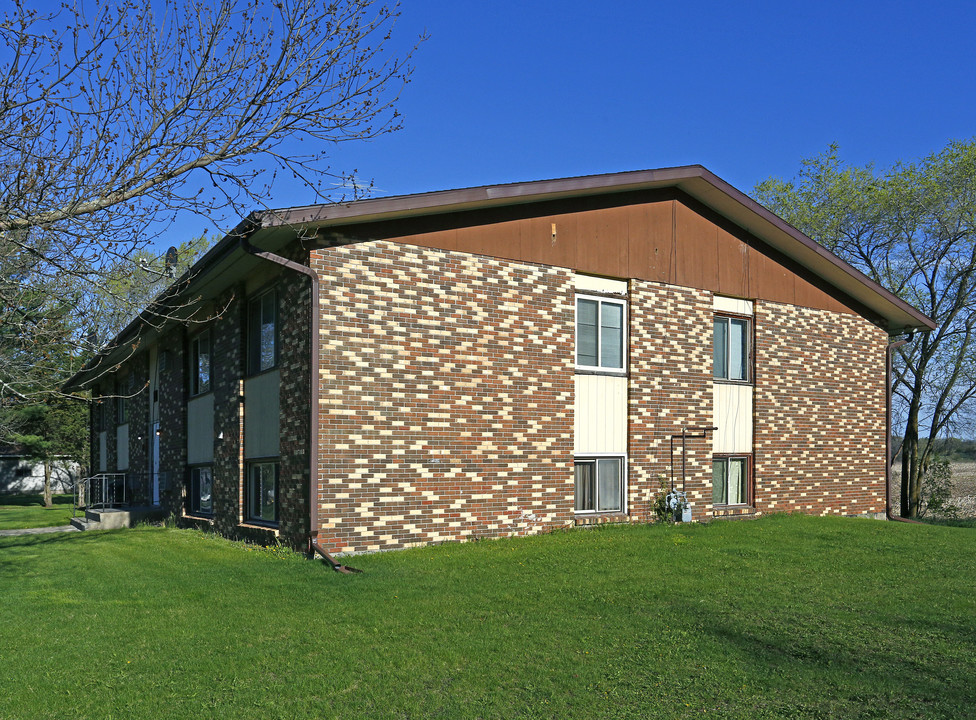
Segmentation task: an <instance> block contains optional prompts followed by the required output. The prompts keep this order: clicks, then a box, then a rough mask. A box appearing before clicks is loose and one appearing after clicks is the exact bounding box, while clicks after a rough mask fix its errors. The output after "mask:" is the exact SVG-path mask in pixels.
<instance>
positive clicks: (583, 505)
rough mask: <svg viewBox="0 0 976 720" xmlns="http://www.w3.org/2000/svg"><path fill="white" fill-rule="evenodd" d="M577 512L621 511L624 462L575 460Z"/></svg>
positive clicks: (622, 509)
mask: <svg viewBox="0 0 976 720" xmlns="http://www.w3.org/2000/svg"><path fill="white" fill-rule="evenodd" d="M575 474H576V503H575V509H576V512H579V513H583V512H623V511H624V485H625V482H624V458H622V457H619V456H618V457H593V458H576V466H575Z"/></svg>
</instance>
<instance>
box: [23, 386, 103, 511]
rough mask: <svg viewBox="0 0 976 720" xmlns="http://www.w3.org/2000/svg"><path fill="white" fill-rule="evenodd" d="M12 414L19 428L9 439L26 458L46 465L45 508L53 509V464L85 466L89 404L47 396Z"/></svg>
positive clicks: (25, 405)
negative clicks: (62, 461) (64, 463)
mask: <svg viewBox="0 0 976 720" xmlns="http://www.w3.org/2000/svg"><path fill="white" fill-rule="evenodd" d="M9 415H10V422H11V423H12V425H13V427H14V428H16V432H13V433H11V434H10V436H9V440H10V441H11V442H13V443H14V444H16V445H18V446H19V447H20V448H21V450H22V452H23V453H24V454H25V455H26V456H27V457H29V458H31V459H32V460H34V461H36V462H40V463H43V465H44V505H45V507H51V506H52V490H51V471H52V464H53V463H54V461H55V460H59V459H62V460H68V461H74V462H76V463H78V464H79V465H80V466H82V468H84V466H85V464H86V463H85V460H86V455H87V452H86V439H87V437H88V407H87V404H86V403H84V402H82V401H79V400H74V399H71V398H58V397H51V396H48V397H46V398H45V399H44V400H43V401H42V402H34V403H29V404H27V403H25V404H22V405H17V406H14V407H13V408H12V409H11V410H10V411H9ZM83 472H84V470H83Z"/></svg>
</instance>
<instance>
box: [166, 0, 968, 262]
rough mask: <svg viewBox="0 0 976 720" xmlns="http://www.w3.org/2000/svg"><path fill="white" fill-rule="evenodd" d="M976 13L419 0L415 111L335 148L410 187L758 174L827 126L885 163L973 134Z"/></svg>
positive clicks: (182, 231) (298, 195) (826, 137)
mask: <svg viewBox="0 0 976 720" xmlns="http://www.w3.org/2000/svg"><path fill="white" fill-rule="evenodd" d="M974 28H976V3H973V2H971V0H970V1H969V2H938V1H937V2H930V3H922V2H912V3H908V2H880V1H877V0H870V1H867V2H857V1H853V2H851V1H848V2H833V1H823V0H818V1H817V2H809V1H805V2H789V1H784V0H780V1H779V2H751V3H750V2H728V1H727V0H726V1H723V2H713V1H711V0H708V1H705V2H684V3H674V2H657V1H654V0H645V1H644V2H631V1H626V0H625V1H622V2H621V1H615V2H594V1H593V0H586V1H585V2H583V1H582V0H563V1H562V2H531V1H529V0H521V1H518V0H491V1H490V2H489V1H487V0H473V1H463V0H404V7H403V15H402V18H401V19H400V22H399V24H398V26H397V30H396V36H395V38H394V41H395V42H396V43H398V44H399V45H401V46H402V47H409V46H410V45H411V44H412V43H413V42H414V40H415V38H416V37H417V36H418V35H420V34H421V33H422V32H424V31H426V32H427V33H428V35H429V39H428V40H427V41H426V42H425V43H424V44H423V45H422V46H421V47H420V49H419V50H418V52H417V54H416V56H415V59H414V65H415V72H414V75H413V80H412V82H411V83H410V84H409V85H408V86H407V87H406V89H405V91H404V93H403V96H402V101H401V104H400V110H401V112H402V114H403V122H404V128H403V130H401V131H400V132H398V133H396V134H393V135H390V136H387V137H384V138H382V139H379V140H376V141H373V142H370V143H358V144H350V145H346V146H344V147H342V148H340V149H338V150H337V151H336V153H335V155H334V159H333V167H334V168H336V169H341V170H345V171H352V170H353V169H355V170H356V174H357V176H358V177H359V178H362V179H366V180H368V179H372V180H373V181H374V182H375V184H376V187H377V189H378V191H377V193H375V194H377V195H396V194H405V193H415V192H424V191H429V190H441V189H448V188H456V187H468V186H474V185H486V184H495V183H505V182H515V181H527V180H537V179H543V178H555V177H567V176H573V175H586V174H593V173H603V172H617V171H624V170H635V169H645V168H658V167H669V166H675V165H687V164H702V165H705V166H706V167H708V168H709V169H710V170H712V171H713V172H715V173H716V174H718V175H719V176H721V177H722V178H724V179H725V180H727V181H729V182H731V183H732V184H733V185H734V186H736V187H738V188H739V189H741V190H743V191H745V192H751V190H752V188H753V187H754V186H755V184H756V183H757V182H759V181H761V180H763V179H765V178H767V177H769V176H770V175H776V176H780V177H792V176H793V175H795V173H796V171H797V170H798V168H799V166H800V160H801V158H805V157H810V156H813V155H816V154H818V153H821V152H823V151H824V150H825V149H826V148H827V146H828V145H829V144H830V143H831V142H837V143H839V144H840V146H841V153H842V157H843V158H844V159H845V160H847V161H850V162H853V163H857V164H864V163H868V162H874V163H876V164H877V165H879V166H882V167H883V166H888V165H890V164H891V163H893V162H895V161H896V160H898V159H914V158H919V157H923V156H925V155H927V154H929V153H932V152H935V151H937V150H939V149H941V148H942V147H943V146H944V145H945V144H946V143H947V142H948V141H949V140H950V139H970V138H972V137H974V136H976V41H974V36H973V31H974ZM312 201H313V198H312V195H311V193H310V192H309V191H307V190H305V189H303V188H301V187H300V186H297V185H289V184H288V183H287V182H283V183H281V184H279V185H277V186H276V187H275V189H274V193H273V195H272V196H271V197H270V198H268V205H269V206H270V207H284V206H290V205H302V204H307V203H309V202H312ZM236 220H237V217H236V216H235V217H228V218H224V219H219V220H218V222H219V223H220V224H221V225H222V226H223V227H224V228H225V229H226V228H227V227H230V226H232V225H233V224H234V222H235V221H236ZM206 225H207V222H206V221H205V220H204V219H203V218H193V217H184V218H181V219H180V220H179V221H178V222H177V224H176V225H175V226H174V227H173V228H172V230H171V232H170V233H168V234H167V236H166V237H164V238H161V244H163V245H166V244H170V243H173V244H175V243H176V242H178V241H180V240H182V239H186V238H187V237H189V236H193V235H196V234H199V232H200V231H201V230H203V228H204V227H205V226H206Z"/></svg>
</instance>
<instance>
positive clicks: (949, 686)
mask: <svg viewBox="0 0 976 720" xmlns="http://www.w3.org/2000/svg"><path fill="white" fill-rule="evenodd" d="M872 625H873V626H875V627H876V628H878V629H879V630H878V631H879V633H883V635H879V636H877V637H875V638H872V639H871V640H869V641H867V642H865V641H864V640H863V639H854V638H852V640H851V643H850V644H844V642H843V639H844V637H845V635H844V632H843V630H840V631H838V632H837V633H836V635H834V636H833V637H827V636H824V635H820V634H810V633H804V632H803V631H802V630H796V631H795V632H793V633H789V631H788V630H784V629H782V628H777V629H776V630H774V631H770V632H764V631H763V629H762V627H757V628H756V629H743V628H742V627H736V626H734V625H732V624H731V623H729V624H723V623H722V622H721V620H720V619H716V618H714V617H709V618H708V619H707V620H705V619H703V622H702V626H701V629H702V630H703V631H704V632H706V633H709V634H711V635H712V636H713V637H714V638H715V639H716V640H717V641H719V642H721V643H723V644H725V645H727V646H732V647H733V648H735V649H736V650H737V651H738V654H739V656H740V657H742V658H744V659H745V663H746V665H747V666H748V667H749V668H750V672H751V671H752V669H755V671H756V673H757V675H758V676H759V677H761V678H773V677H776V676H778V677H781V678H783V679H784V680H783V682H784V685H785V686H786V687H788V688H795V689H796V693H795V699H796V700H798V701H799V702H800V703H801V704H802V703H804V702H806V703H809V702H810V701H811V700H814V699H815V698H811V695H810V689H812V688H816V689H817V692H819V693H821V694H822V695H823V701H822V702H823V704H824V705H829V704H834V705H841V706H844V705H847V706H848V708H849V706H850V705H851V704H853V703H857V704H860V703H865V702H866V703H868V704H870V703H871V702H877V703H879V704H880V705H881V706H888V707H890V708H897V709H898V711H897V712H894V711H893V714H894V715H895V716H898V717H902V716H905V717H916V716H917V715H916V714H915V713H916V711H917V712H919V713H922V714H924V712H923V710H925V709H929V710H931V709H933V706H935V707H936V708H938V709H936V710H935V712H937V713H943V712H946V711H949V710H950V709H951V708H956V709H962V708H970V709H972V708H976V683H973V682H972V679H971V676H972V672H973V666H974V665H976V663H973V662H972V661H970V662H969V663H967V664H963V663H960V662H959V661H958V658H970V659H971V658H973V657H976V631H974V629H973V627H972V626H971V625H968V624H966V623H963V622H960V623H958V624H956V623H939V622H925V621H917V622H913V623H912V624H911V625H910V626H908V627H906V626H905V620H904V618H901V619H893V618H889V619H886V618H881V617H876V618H873V619H872ZM885 629H888V630H887V631H886V630H885ZM862 638H863V636H862ZM932 638H942V639H943V642H949V643H952V645H953V646H954V647H952V648H951V649H950V651H949V653H946V652H945V651H944V648H939V647H935V645H934V644H933V643H932ZM947 654H948V655H951V656H952V657H946V655H947ZM967 665H968V666H967ZM765 682H766V681H764V680H760V684H765ZM804 686H806V689H805V688H804ZM771 689H772V688H771ZM791 694H793V693H791V692H789V691H787V692H785V693H780V694H777V695H776V700H775V701H772V704H776V703H779V702H782V703H783V704H784V705H789V704H790V702H791V701H790V698H789V696H790V695H791ZM762 704H764V705H768V704H771V703H770V701H769V700H766V701H763V702H762ZM912 706H916V707H915V710H912ZM936 716H944V717H951V716H953V715H952V714H951V713H950V714H949V715H941V714H937V715H936Z"/></svg>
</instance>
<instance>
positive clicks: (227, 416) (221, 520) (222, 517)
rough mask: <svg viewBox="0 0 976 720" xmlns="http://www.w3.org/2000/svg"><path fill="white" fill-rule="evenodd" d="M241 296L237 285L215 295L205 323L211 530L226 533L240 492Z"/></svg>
mask: <svg viewBox="0 0 976 720" xmlns="http://www.w3.org/2000/svg"><path fill="white" fill-rule="evenodd" d="M243 295H244V288H243V286H237V287H235V288H232V289H231V290H228V291H227V292H226V293H225V294H224V295H222V296H221V297H219V298H218V299H217V302H216V308H217V317H216V318H214V320H213V322H211V324H210V333H211V334H210V337H211V339H212V342H213V357H212V359H211V368H212V370H211V385H212V387H213V393H214V433H216V434H217V435H218V436H219V439H217V440H216V442H215V443H214V461H213V488H212V493H213V497H214V513H213V526H214V529H215V530H216V531H217V532H219V533H220V534H222V535H226V536H228V537H235V536H236V535H237V528H238V525H240V522H241V503H242V495H243V486H242V483H243V475H242V472H241V467H242V465H241V462H242V461H241V457H242V456H241V453H242V449H243V445H244V437H243V427H244V426H243V422H242V420H243V408H242V404H241V397H242V396H243V388H242V380H241V378H242V377H243V371H244V353H245V347H244V342H245V338H244V330H243V328H244V301H243V300H242V297H243Z"/></svg>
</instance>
